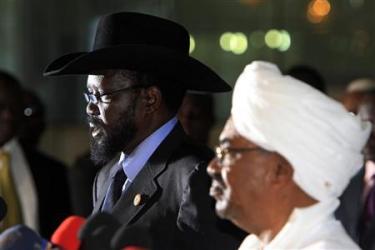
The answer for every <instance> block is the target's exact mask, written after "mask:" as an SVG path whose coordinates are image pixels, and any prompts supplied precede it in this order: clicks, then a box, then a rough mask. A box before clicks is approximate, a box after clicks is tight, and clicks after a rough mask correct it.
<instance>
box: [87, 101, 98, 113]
mask: <svg viewBox="0 0 375 250" xmlns="http://www.w3.org/2000/svg"><path fill="white" fill-rule="evenodd" d="M86 114H87V115H90V116H98V115H99V114H100V110H99V107H98V106H97V105H96V104H94V103H92V102H88V103H87V105H86Z"/></svg>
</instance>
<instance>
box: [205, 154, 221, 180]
mask: <svg viewBox="0 0 375 250" xmlns="http://www.w3.org/2000/svg"><path fill="white" fill-rule="evenodd" d="M207 173H208V175H209V176H211V178H214V177H215V176H217V175H218V174H219V173H220V166H219V162H218V159H217V158H216V157H215V158H214V159H212V160H211V161H210V163H209V164H208V166H207Z"/></svg>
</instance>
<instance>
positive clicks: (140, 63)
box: [44, 44, 232, 92]
mask: <svg viewBox="0 0 375 250" xmlns="http://www.w3.org/2000/svg"><path fill="white" fill-rule="evenodd" d="M106 69H129V70H142V71H148V72H154V73H158V74H160V75H162V76H164V77H168V78H170V79H171V80H175V82H176V84H182V86H178V87H183V88H186V89H188V90H195V91H203V92H226V91H230V90H232V88H231V87H230V86H229V85H228V84H227V83H226V82H225V81H224V80H223V79H222V78H221V77H220V76H218V75H217V74H216V73H215V72H214V71H213V70H211V69H210V68H209V67H207V66H206V65H204V64H203V63H201V62H199V61H198V60H196V59H194V58H192V57H190V56H187V55H183V54H181V53H178V52H175V51H173V50H170V49H167V48H164V47H157V46H148V45H139V44H137V45H120V46H114V47H109V48H103V49H98V50H94V51H92V52H79V53H72V54H68V55H64V56H62V57H60V58H58V59H56V60H55V61H53V62H52V63H50V64H49V65H48V66H47V68H46V69H45V71H44V76H57V75H79V74H92V73H93V72H95V71H98V70H106Z"/></svg>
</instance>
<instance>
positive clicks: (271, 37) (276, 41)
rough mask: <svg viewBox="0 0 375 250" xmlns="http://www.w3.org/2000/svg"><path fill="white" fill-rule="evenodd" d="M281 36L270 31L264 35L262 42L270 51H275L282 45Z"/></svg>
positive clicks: (274, 31)
mask: <svg viewBox="0 0 375 250" xmlns="http://www.w3.org/2000/svg"><path fill="white" fill-rule="evenodd" d="M282 39H283V38H282V35H281V33H280V32H279V31H278V30H275V29H271V30H269V31H268V32H267V33H266V36H265V37H264V41H265V42H266V45H267V46H268V47H270V48H271V49H276V48H278V47H280V45H281V44H282V42H283V41H282Z"/></svg>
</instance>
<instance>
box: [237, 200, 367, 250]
mask: <svg viewBox="0 0 375 250" xmlns="http://www.w3.org/2000/svg"><path fill="white" fill-rule="evenodd" d="M338 205H339V202H338V200H336V199H333V200H329V201H324V202H319V203H317V204H315V205H313V206H310V207H307V208H303V209H295V210H294V211H293V212H292V214H291V216H290V218H289V220H288V222H287V223H286V224H285V225H284V227H283V228H282V229H281V231H280V232H279V233H278V234H277V235H276V236H275V237H274V238H273V239H272V240H271V241H270V242H268V243H267V242H262V241H261V240H260V239H259V238H258V237H257V236H256V235H254V234H251V235H249V236H247V237H246V238H245V240H244V241H243V242H242V244H241V246H240V248H239V250H296V249H298V250H299V249H303V250H318V249H319V250H346V249H348V250H356V249H360V248H359V246H357V245H356V243H354V241H352V239H351V238H350V237H349V236H348V235H347V233H346V232H345V230H344V228H343V226H342V225H341V223H340V222H339V221H338V220H336V219H335V218H334V215H333V212H334V211H335V210H336V208H337V206H338Z"/></svg>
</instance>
